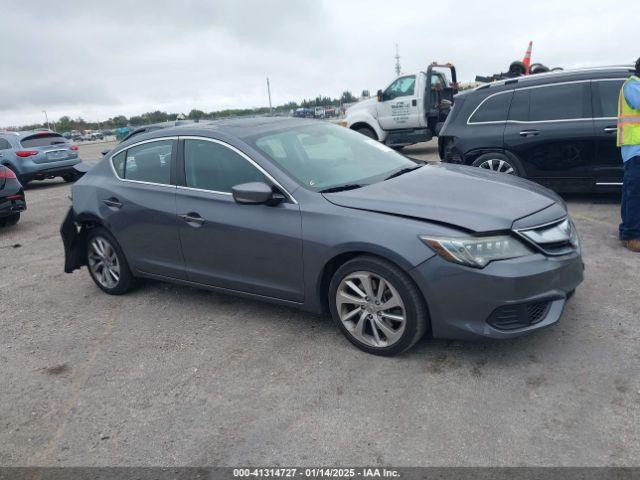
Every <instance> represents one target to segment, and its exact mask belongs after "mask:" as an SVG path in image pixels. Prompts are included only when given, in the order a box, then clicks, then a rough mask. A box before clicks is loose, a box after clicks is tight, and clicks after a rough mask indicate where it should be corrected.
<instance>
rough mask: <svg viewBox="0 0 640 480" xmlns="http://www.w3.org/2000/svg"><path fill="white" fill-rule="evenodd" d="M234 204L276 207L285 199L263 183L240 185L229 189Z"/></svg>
mask: <svg viewBox="0 0 640 480" xmlns="http://www.w3.org/2000/svg"><path fill="white" fill-rule="evenodd" d="M231 192H232V194H233V199H234V200H235V201H236V203H241V204H245V205H263V204H267V205H277V204H278V203H280V202H282V201H283V200H284V199H285V197H284V196H283V195H282V194H280V193H278V192H274V191H273V189H272V188H271V187H270V186H269V185H267V184H266V183H264V182H249V183H241V184H240V185H236V186H235V187H232V188H231Z"/></svg>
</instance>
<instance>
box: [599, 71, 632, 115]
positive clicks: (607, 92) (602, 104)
mask: <svg viewBox="0 0 640 480" xmlns="http://www.w3.org/2000/svg"><path fill="white" fill-rule="evenodd" d="M623 83H624V79H623V78H620V79H611V80H599V81H593V82H591V88H592V91H593V114H594V116H595V117H599V118H615V117H617V116H618V98H619V95H620V90H621V89H622V84H623Z"/></svg>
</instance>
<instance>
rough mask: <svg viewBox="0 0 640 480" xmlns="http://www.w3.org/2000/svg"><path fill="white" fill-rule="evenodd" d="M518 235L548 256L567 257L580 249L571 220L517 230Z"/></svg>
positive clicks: (565, 219)
mask: <svg viewBox="0 0 640 480" xmlns="http://www.w3.org/2000/svg"><path fill="white" fill-rule="evenodd" d="M516 233H517V234H518V235H520V236H521V237H522V238H524V239H525V240H526V241H527V242H529V243H530V244H532V245H534V246H535V247H536V248H537V249H538V250H541V251H542V252H543V253H546V254H547V255H566V254H568V253H571V252H573V251H575V250H576V249H577V248H578V246H579V245H578V243H579V241H578V234H577V232H576V231H575V227H574V226H573V223H572V222H571V220H569V218H568V217H567V218H563V219H562V220H558V221H556V222H553V223H550V224H546V225H540V226H538V227H532V228H524V229H519V230H516Z"/></svg>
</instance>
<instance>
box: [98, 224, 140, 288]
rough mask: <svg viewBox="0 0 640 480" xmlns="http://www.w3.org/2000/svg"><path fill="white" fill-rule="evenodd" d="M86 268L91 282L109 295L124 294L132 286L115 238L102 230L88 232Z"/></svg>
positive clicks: (124, 260)
mask: <svg viewBox="0 0 640 480" xmlns="http://www.w3.org/2000/svg"><path fill="white" fill-rule="evenodd" d="M87 266H88V267H89V273H90V274H91V278H92V279H93V281H94V282H95V283H96V285H98V287H100V289H102V290H103V291H104V292H106V293H108V294H111V295H120V294H123V293H126V292H127V291H129V290H130V289H131V288H132V287H133V286H134V278H133V275H131V271H130V270H129V264H128V263H127V260H126V259H125V258H124V255H123V254H122V250H121V249H120V247H119V245H118V243H117V242H116V240H115V238H113V236H112V235H111V234H110V233H109V232H107V231H106V230H105V229H103V228H96V229H93V230H91V231H90V232H89V235H88V238H87Z"/></svg>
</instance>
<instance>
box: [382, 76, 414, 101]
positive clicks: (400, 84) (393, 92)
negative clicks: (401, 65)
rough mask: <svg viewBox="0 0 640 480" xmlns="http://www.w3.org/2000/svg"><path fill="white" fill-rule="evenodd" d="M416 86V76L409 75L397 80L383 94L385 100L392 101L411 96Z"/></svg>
mask: <svg viewBox="0 0 640 480" xmlns="http://www.w3.org/2000/svg"><path fill="white" fill-rule="evenodd" d="M415 85H416V76H415V75H409V76H407V77H401V78H398V79H397V80H396V81H395V82H393V83H392V84H391V85H389V87H388V88H387V90H386V91H385V92H384V99H385V100H393V99H394V98H397V97H407V96H411V95H413V92H414V89H415Z"/></svg>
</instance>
